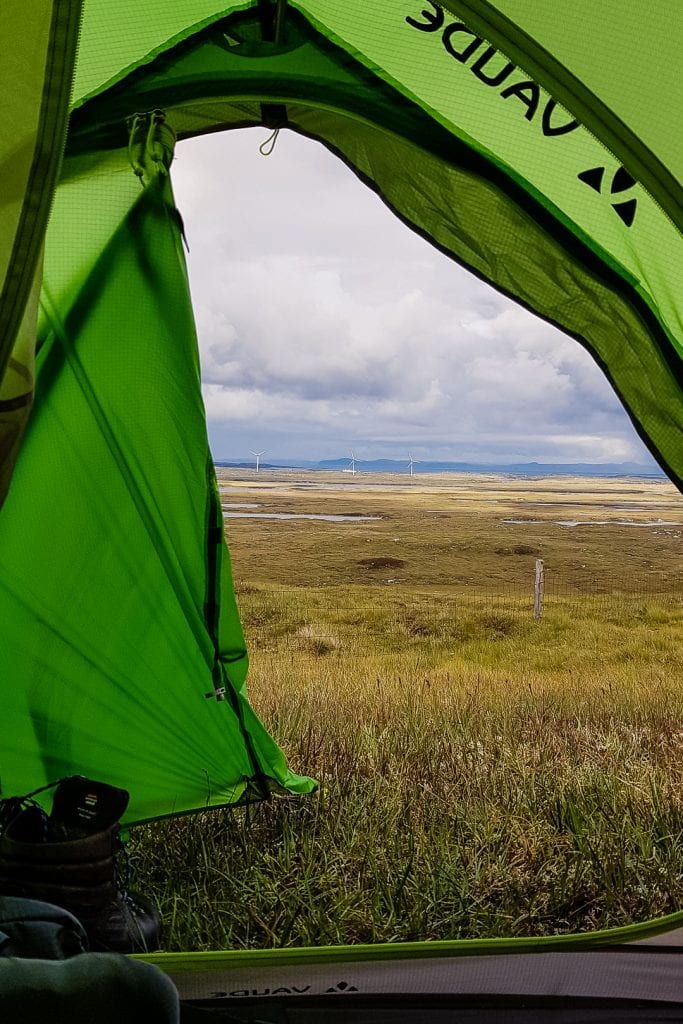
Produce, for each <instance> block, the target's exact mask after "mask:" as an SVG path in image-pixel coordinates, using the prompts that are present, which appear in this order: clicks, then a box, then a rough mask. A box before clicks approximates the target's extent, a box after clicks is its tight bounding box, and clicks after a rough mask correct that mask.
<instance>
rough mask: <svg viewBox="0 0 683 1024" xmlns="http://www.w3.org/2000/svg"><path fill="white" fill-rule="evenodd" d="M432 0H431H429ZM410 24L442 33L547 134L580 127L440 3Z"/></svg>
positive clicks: (461, 60) (450, 49) (445, 42)
mask: <svg viewBox="0 0 683 1024" xmlns="http://www.w3.org/2000/svg"><path fill="white" fill-rule="evenodd" d="M429 2H430V3H431V0H429ZM406 21H407V22H408V24H409V25H410V26H411V27H412V28H415V29H418V30H419V31H420V32H435V33H436V32H438V33H440V39H441V44H442V46H443V48H444V50H445V51H446V53H447V54H448V55H449V56H450V57H452V58H453V60H455V61H457V62H458V64H462V65H463V66H464V67H466V68H468V70H469V71H471V73H472V74H473V75H474V76H475V78H477V79H478V80H479V81H480V82H482V83H483V85H485V86H488V88H490V89H495V90H497V92H498V95H499V96H500V97H501V98H502V99H503V100H511V99H512V100H516V101H517V102H518V103H519V104H521V106H520V108H519V109H520V111H521V112H522V113H523V114H524V117H525V118H526V119H527V121H531V122H534V123H540V127H541V131H542V132H543V134H544V135H545V136H547V137H553V136H558V135H566V134H567V133H568V132H573V131H575V130H576V129H577V128H579V127H580V125H579V122H578V121H574V120H573V119H571V118H570V119H569V120H567V118H568V117H569V115H568V114H567V113H566V111H563V110H562V108H558V106H557V104H556V103H555V100H553V99H551V98H550V97H548V98H547V99H546V100H545V101H543V94H542V92H541V87H540V85H538V83H537V82H534V81H532V80H531V79H529V78H526V77H525V76H524V73H523V72H522V71H520V69H519V68H518V67H517V66H516V65H515V64H512V63H511V62H510V61H508V60H507V58H506V57H504V56H503V54H501V53H500V52H499V51H498V50H496V49H495V48H494V47H493V46H489V44H488V43H486V42H485V41H484V40H483V39H481V38H480V37H479V36H477V35H475V34H474V32H472V30H471V29H469V28H468V27H467V25H463V24H462V22H459V21H451V22H447V21H446V15H445V12H444V11H443V9H442V8H441V7H437V6H436V4H434V3H431V10H423V11H422V12H421V13H420V15H419V17H418V18H413V17H407V18H406Z"/></svg>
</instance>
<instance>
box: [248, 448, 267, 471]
mask: <svg viewBox="0 0 683 1024" xmlns="http://www.w3.org/2000/svg"><path fill="white" fill-rule="evenodd" d="M249 451H250V452H251V454H252V455H255V456H256V472H257V473H258V467H259V459H260V458H261V456H262V455H265V454H266V449H265V448H264V449H263V451H262V452H252V451H251V448H250V449H249Z"/></svg>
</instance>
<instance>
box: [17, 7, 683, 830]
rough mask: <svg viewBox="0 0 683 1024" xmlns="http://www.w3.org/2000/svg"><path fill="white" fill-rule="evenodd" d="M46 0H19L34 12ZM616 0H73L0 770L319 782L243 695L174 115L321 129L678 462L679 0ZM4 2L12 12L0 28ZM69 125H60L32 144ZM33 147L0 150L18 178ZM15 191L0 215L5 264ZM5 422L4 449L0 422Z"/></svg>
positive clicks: (25, 460) (228, 797)
mask: <svg viewBox="0 0 683 1024" xmlns="http://www.w3.org/2000/svg"><path fill="white" fill-rule="evenodd" d="M653 7H654V9H653ZM59 8H60V4H58V3H54V4H50V3H49V2H47V0H44V3H43V4H42V7H41V9H42V10H43V11H44V14H45V26H50V25H54V23H55V18H56V16H57V12H58V10H59ZM634 10H635V13H634V14H633V16H631V17H626V16H625V14H624V10H623V5H622V4H621V3H617V2H616V0H605V2H603V3H601V4H592V5H591V4H589V3H588V2H587V0H582V2H580V3H577V4H575V5H572V9H571V11H567V12H565V13H564V14H563V16H562V18H561V19H559V18H558V16H557V11H556V9H554V8H553V6H552V5H541V4H537V3H532V2H531V0H498V2H493V0H490V2H489V0H477V2H476V3H475V2H474V0H472V2H465V0H462V2H461V0H448V2H444V3H443V4H441V5H437V4H435V3H433V2H431V0H416V2H413V0H377V2H376V3H373V4H367V3H366V2H361V0H348V2H345V3H344V4H340V3H338V2H336V0H290V2H289V3H286V2H283V0H277V2H272V3H271V2H269V0H253V2H251V0H235V2H232V3H220V2H217V0H165V2H163V3H162V2H161V0H136V2H135V3H133V2H132V0H125V2H118V3H116V4H112V3H108V2H107V0H86V2H85V3H84V9H83V18H82V26H81V33H80V43H79V50H78V57H77V60H76V65H75V69H73V68H72V67H71V64H73V61H71V64H69V52H70V51H69V48H68V46H66V44H65V45H64V46H63V47H62V49H61V50H60V52H61V53H63V54H65V55H66V56H65V58H64V62H63V63H65V64H66V65H67V66H68V68H69V76H70V73H71V70H73V73H74V78H73V94H72V99H71V116H70V122H69V128H68V134H67V137H66V144H65V151H64V161H63V165H62V168H61V172H60V177H59V184H58V187H57V189H56V192H55V194H54V202H53V209H52V214H51V217H50V223H49V228H48V231H47V235H46V237H45V261H44V273H43V276H42V297H41V315H40V322H39V324H38V327H37V344H36V352H37V363H36V368H37V385H36V397H35V403H34V410H33V413H32V416H31V420H30V423H29V427H28V430H27V433H26V437H25V441H24V443H23V446H22V448H21V451H20V452H19V458H18V461H17V465H16V470H15V473H14V478H13V481H12V485H11V488H10V491H9V495H8V497H7V499H6V502H5V505H4V507H3V508H2V511H1V513H0V622H2V631H3V632H2V644H1V645H0V680H2V684H3V687H4V705H3V706H4V708H5V714H4V716H3V719H2V722H1V723H0V749H2V752H3V753H2V764H1V765H0V774H1V777H2V786H3V792H7V793H9V792H24V791H27V790H29V789H32V788H35V787H37V786H39V785H41V784H43V783H45V782H49V781H51V780H53V779H55V778H57V777H59V776H60V775H64V774H68V773H71V772H81V773H83V774H87V775H92V776H96V777H101V778H106V779H107V781H110V782H112V783H114V784H116V785H119V786H123V787H125V788H127V789H129V790H130V791H131V793H132V800H131V805H130V819H131V820H142V819H148V818H154V817H159V816H162V815H166V814H174V813H180V812H182V811H189V810H193V809H197V808H201V807H204V806H209V805H217V804H229V803H234V802H237V801H240V800H246V799H251V798H253V797H257V796H259V795H262V794H264V793H265V792H266V791H269V790H280V791H289V792H307V791H310V790H311V788H312V787H313V785H314V784H313V783H312V782H311V780H309V779H306V778H302V777H298V776H295V775H293V774H292V773H291V772H290V771H289V769H288V768H287V766H286V763H285V761H284V759H283V756H282V754H281V752H280V751H279V749H278V747H277V746H276V744H275V743H274V742H273V740H272V739H271V738H270V737H269V736H268V735H267V734H266V732H265V731H264V729H263V727H262V726H261V724H260V723H259V722H258V720H257V718H256V716H255V715H254V713H253V711H252V710H251V708H250V706H249V703H248V699H247V694H246V689H245V685H246V684H245V679H246V667H247V659H246V653H245V650H244V644H243V639H242V634H241V629H240V625H239V620H238V615H237V610H236V606H235V600H234V594H233V590H232V583H231V578H230V568H229V557H228V553H227V550H226V548H225V543H224V540H223V534H222V519H221V511H220V507H219V504H218V501H217V496H216V487H215V479H214V474H213V468H212V466H211V461H210V457H209V451H208V445H207V439H206V427H205V421H204V411H203V408H202V404H201V395H200V390H199V372H198V361H197V351H196V338H195V333H194V325H193V319H192V312H191V306H190V299H189V293H188V289H187V281H186V275H185V267H184V261H183V254H182V245H181V234H182V221H181V219H180V214H179V213H178V211H177V210H176V209H175V205H174V203H173V197H172V191H171V183H170V178H172V173H173V171H172V166H171V156H172V148H173V138H174V136H175V137H178V138H188V137H191V136H193V135H197V134H201V133H205V132H212V131H218V130H224V129H237V128H240V127H244V126H250V125H266V126H269V127H271V128H287V129H289V130H294V131H298V132H301V133H303V134H305V135H307V136H309V137H311V138H313V139H317V140H319V141H320V142H321V143H322V144H323V145H325V146H327V147H328V148H329V149H330V150H331V151H332V152H334V153H336V154H337V155H338V156H339V157H340V158H341V159H342V160H344V161H345V162H346V163H347V164H348V165H349V166H350V167H352V168H353V169H354V170H355V172H356V173H357V174H358V176H359V177H360V178H361V179H362V180H363V181H364V182H366V183H367V184H368V186H369V187H371V188H373V189H374V190H376V191H377V192H378V193H379V195H381V196H382V198H383V199H384V200H385V202H386V203H387V204H388V205H389V207H390V208H391V209H393V210H394V211H395V212H396V214H397V215H398V216H399V217H400V218H401V219H402V220H403V221H404V222H405V223H406V224H407V225H408V226H409V227H411V228H412V229H413V230H415V231H417V232H419V233H420V234H422V235H423V236H424V237H426V238H427V239H429V240H430V241H431V242H433V244H435V245H436V246H438V247H439V248H440V249H441V250H443V251H444V252H446V253H448V254H449V255H451V256H452V257H453V258H454V259H455V260H457V261H459V262H460V263H462V264H463V265H465V266H466V267H468V268H470V269H471V270H472V271H473V272H474V273H475V274H477V275H479V276H480V277H481V278H483V279H485V280H487V281H489V282H490V283H491V284H492V285H494V286H495V287H496V288H498V289H499V290H501V291H502V292H504V293H505V294H508V295H510V296H512V297H514V298H515V299H516V300H517V301H519V302H521V303H522V304H523V305H525V306H526V307H528V308H529V309H531V310H533V311H535V312H536V313H538V314H539V315H540V316H542V317H544V318H546V319H547V320H548V321H550V322H551V323H554V324H557V325H558V326H559V327H561V328H562V329H563V330H565V331H567V332H568V333H569V334H571V335H572V336H573V337H575V338H576V339H577V341H578V342H579V343H580V344H582V345H583V346H585V347H586V348H587V349H588V351H589V352H591V353H592V355H593V357H594V358H595V360H596V361H597V362H598V364H599V365H600V366H601V367H602V369H603V371H604V372H605V374H606V375H607V377H608V378H609V380H610V381H611V383H612V385H613V387H614V388H615V390H616V392H617V393H618V394H619V396H620V397H621V400H622V402H623V404H624V406H625V408H626V409H627V411H628V413H629V415H630V416H631V419H632V421H633V423H634V425H635V426H636V429H637V430H638V431H639V433H640V435H641V437H642V438H643V440H644V441H645V443H646V444H647V445H648V447H649V448H650V450H651V452H652V453H653V455H654V456H655V457H656V458H657V459H658V461H659V462H660V464H661V465H662V466H663V467H664V468H665V469H666V471H667V472H668V473H669V475H670V476H671V478H672V479H673V480H674V481H676V482H677V483H678V484H679V485H681V484H682V482H683V446H682V445H681V427H682V426H683V386H682V385H683V374H682V369H683V359H682V356H683V282H682V280H681V276H680V272H679V268H680V266H681V265H682V258H683V240H682V236H681V209H682V204H681V176H682V166H683V142H682V141H681V136H680V133H678V132H676V131H675V130H674V129H671V128H670V125H669V120H668V118H669V111H670V110H672V109H673V110H675V109H677V106H676V103H675V100H676V99H677V98H678V99H680V92H681V84H680V76H679V75H678V71H677V60H678V53H679V52H680V45H681V42H683V40H682V38H681V36H683V23H681V22H680V18H678V17H677V11H676V8H675V6H674V4H673V0H666V2H664V3H662V4H658V5H650V6H648V8H647V9H645V8H643V11H642V12H640V11H639V8H638V5H636V8H635V9H634ZM640 13H642V17H640V16H639V15H640ZM28 31H30V30H29V29H28V27H27V26H26V25H24V24H23V22H22V19H21V18H20V17H19V16H18V15H17V16H15V17H14V19H13V20H12V21H10V22H9V24H8V34H6V38H8V39H12V38H15V37H16V39H17V40H18V46H19V43H23V42H25V40H26V33H27V32H28ZM43 36H44V38H45V39H49V29H48V28H45V29H44V31H43ZM70 38H71V40H72V43H71V45H72V48H73V32H72V33H71V36H70ZM636 64H638V66H639V67H641V68H645V69H646V70H645V71H643V72H642V73H639V72H636V71H635V70H634V68H635V66H636ZM41 67H42V68H43V69H44V67H45V62H44V61H43V64H42V65H41ZM42 73H43V72H41V74H42ZM36 75H38V72H36ZM43 78H44V75H43ZM43 78H41V83H42V81H43ZM61 81H62V92H61V94H60V95H62V96H63V93H64V82H65V81H66V78H65V77H64V76H62V80H61ZM33 84H34V90H33V92H34V99H33V101H32V102H33V104H34V107H35V106H36V103H37V100H36V98H35V97H36V96H37V93H38V91H39V87H38V85H36V83H33ZM40 90H42V91H41V96H42V97H43V99H44V97H45V95H46V94H47V95H49V96H52V95H56V93H57V91H58V89H57V85H56V84H54V83H52V84H50V83H49V81H48V84H47V85H46V88H45V90H43V87H42V84H41V85H40ZM666 97H669V98H668V99H665V98H666ZM21 102H22V103H23V101H21ZM42 102H43V101H42V100H41V103H42ZM40 109H43V108H42V107H41V108H40ZM17 110H18V113H17V116H16V117H15V118H14V120H13V122H12V125H10V127H11V128H12V131H11V132H10V133H9V135H8V136H7V138H8V140H9V141H8V142H7V144H6V145H7V153H9V154H12V153H13V152H14V148H15V143H16V145H19V144H20V143H21V138H22V131H23V126H22V123H21V122H22V110H23V107H22V106H21V104H19V106H18V108H17ZM136 112H143V113H142V115H141V116H137V117H136V116H135V115H136ZM34 120H35V116H34ZM58 120H59V118H58V117H56V119H55V123H57V122H58ZM63 143H64V140H63V137H61V136H59V137H58V133H56V132H55V136H54V138H53V141H52V144H51V145H50V146H48V148H49V152H50V157H51V160H52V166H54V167H56V166H57V165H58V163H59V156H60V154H61V149H62V146H63ZM2 152H3V151H2V150H0V153H2ZM0 166H2V167H3V174H5V170H4V168H5V164H4V163H3V164H2V165H0ZM26 166H28V164H26V161H25V162H24V169H23V170H21V169H19V170H16V168H17V167H18V165H17V164H16V161H15V163H14V164H13V165H12V168H14V169H11V171H10V172H7V173H8V174H11V175H14V177H13V178H10V180H12V181H13V183H14V187H15V190H16V189H18V190H19V193H18V194H19V203H20V206H21V204H23V205H24V206H26V199H27V197H29V196H30V195H32V194H33V193H32V187H31V185H30V183H29V177H28V175H27V172H26ZM15 172H16V173H15ZM169 174H170V177H169ZM22 175H23V177H22ZM50 190H51V187H50V186H49V181H48V192H50ZM49 199H50V196H49V195H48V196H47V198H46V199H45V200H44V201H43V202H42V204H41V209H42V210H43V211H45V210H46V209H47V207H48V206H49ZM180 212H181V213H182V211H180ZM12 216H13V217H14V220H13V221H12V220H11V218H5V217H4V214H3V219H2V220H0V228H2V234H1V235H0V237H2V239H3V243H2V244H3V246H4V247H5V252H4V258H3V259H4V262H2V263H0V270H2V271H3V273H6V272H7V270H8V268H9V271H10V275H9V276H11V272H12V268H13V267H15V266H18V264H19V261H18V259H17V256H16V251H15V248H14V238H15V236H16V234H17V230H16V229H17V224H18V223H19V221H18V219H17V216H16V215H15V214H12ZM41 224H42V221H40V220H37V221H36V228H35V231H34V232H33V236H32V237H33V244H32V247H31V254H32V255H31V260H32V262H31V263H30V266H31V267H32V268H33V274H35V272H36V271H35V268H36V267H37V266H38V260H39V250H40V242H41V240H42V238H41V236H42V227H41ZM12 225H13V226H12ZM3 268H4V269H3ZM8 279H9V278H8ZM25 280H29V285H30V282H31V281H33V280H34V278H33V277H30V279H29V278H26V279H25ZM265 290H267V282H264V292H265ZM30 293H31V290H30V287H29V286H27V285H26V283H24V285H23V290H21V291H16V292H15V296H16V301H15V306H16V309H17V310H18V311H19V312H20V313H21V316H25V317H26V318H27V319H26V321H25V323H26V329H25V330H24V333H23V335H21V336H20V335H19V333H18V323H19V320H18V319H17V317H16V315H15V320H14V324H15V326H14V327H13V329H12V330H13V333H12V332H10V331H8V332H7V334H6V335H5V336H4V337H3V338H2V339H0V340H1V341H2V345H3V346H4V347H3V348H2V351H4V352H5V357H4V358H5V359H7V358H8V353H9V351H10V349H11V348H13V347H14V346H15V343H16V339H17V338H19V337H20V338H21V342H20V343H21V345H22V346H23V349H22V351H23V352H24V354H25V355H24V363H25V364H26V365H28V363H30V358H31V357H32V354H33V352H32V346H31V344H30V340H31V331H32V327H31V325H32V323H33V320H32V318H34V316H35V313H34V311H33V312H32V310H34V307H33V306H32V304H31V300H30ZM33 294H34V296H35V288H34V293H33ZM33 302H34V303H35V298H34V299H33ZM27 339H28V340H27ZM29 373H30V371H29ZM8 386H11V387H13V388H15V389H16V383H12V382H11V378H10V377H9V376H8V375H7V374H6V375H5V378H4V384H3V387H8ZM26 393H28V392H26ZM6 447H8V446H6ZM11 448H12V452H13V454H12V455H11V457H7V458H5V466H6V467H9V466H10V463H11V461H12V460H13V458H14V455H16V452H17V450H18V433H15V435H14V440H13V442H12V445H11ZM2 452H3V447H2V442H1V440H0V453H2ZM8 475H9V469H8V468H6V470H5V476H6V477H7V478H8ZM207 694H208V696H206V695H207Z"/></svg>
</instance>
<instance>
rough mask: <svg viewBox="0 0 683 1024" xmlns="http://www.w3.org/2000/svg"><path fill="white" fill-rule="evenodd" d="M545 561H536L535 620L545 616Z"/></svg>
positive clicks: (539, 559) (538, 559) (540, 559)
mask: <svg viewBox="0 0 683 1024" xmlns="http://www.w3.org/2000/svg"><path fill="white" fill-rule="evenodd" d="M544 582H545V580H544V575H543V559H542V558H537V559H536V579H535V581H534V618H535V619H540V617H541V615H542V614H543V587H544Z"/></svg>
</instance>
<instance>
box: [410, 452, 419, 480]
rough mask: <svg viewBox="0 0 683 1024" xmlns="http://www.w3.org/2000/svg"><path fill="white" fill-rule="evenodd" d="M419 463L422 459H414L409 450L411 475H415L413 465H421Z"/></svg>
mask: <svg viewBox="0 0 683 1024" xmlns="http://www.w3.org/2000/svg"><path fill="white" fill-rule="evenodd" d="M419 464H420V460H419V459H414V458H413V456H412V455H411V454H410V452H408V468H409V469H410V475H411V477H412V475H413V466H415V465H419Z"/></svg>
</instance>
